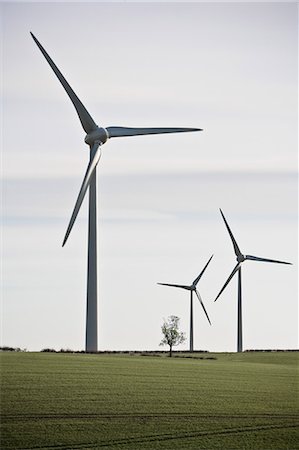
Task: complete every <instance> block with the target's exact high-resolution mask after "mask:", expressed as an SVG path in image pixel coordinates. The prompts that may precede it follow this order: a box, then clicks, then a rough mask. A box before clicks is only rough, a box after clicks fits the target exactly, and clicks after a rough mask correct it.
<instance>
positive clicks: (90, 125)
mask: <svg viewBox="0 0 299 450" xmlns="http://www.w3.org/2000/svg"><path fill="white" fill-rule="evenodd" d="M30 34H31V36H32V38H33V40H34V42H35V43H36V45H37V46H38V48H39V49H40V51H41V52H42V54H43V55H44V57H45V58H46V60H47V61H48V63H49V65H50V66H51V68H52V70H53V72H54V73H55V75H56V76H57V78H58V80H59V81H60V83H61V84H62V86H63V88H64V90H65V91H66V93H67V95H68V96H69V98H70V99H71V101H72V103H73V105H74V107H75V108H76V111H77V113H78V116H79V119H80V122H81V124H82V127H83V129H84V131H85V132H86V133H87V134H88V133H90V132H91V131H93V130H95V129H96V128H97V125H96V123H95V122H94V120H93V118H92V117H91V115H90V114H89V112H88V111H87V109H86V108H85V106H84V105H83V103H82V102H81V100H79V98H78V97H77V95H76V94H75V92H74V91H73V89H72V88H71V86H70V85H69V84H68V82H67V81H66V79H65V78H64V76H63V75H62V73H61V72H60V70H59V69H58V67H57V66H56V65H55V64H54V62H53V61H52V59H51V58H50V56H49V55H48V53H47V52H46V50H45V49H44V48H43V46H42V45H41V43H40V42H39V41H38V40H37V39H36V37H35V36H34V34H33V33H31V32H30Z"/></svg>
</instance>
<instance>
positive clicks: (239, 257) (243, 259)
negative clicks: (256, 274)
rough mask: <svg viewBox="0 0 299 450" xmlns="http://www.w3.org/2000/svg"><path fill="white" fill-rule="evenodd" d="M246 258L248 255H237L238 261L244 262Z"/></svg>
mask: <svg viewBox="0 0 299 450" xmlns="http://www.w3.org/2000/svg"><path fill="white" fill-rule="evenodd" d="M245 260H246V255H242V254H240V255H237V261H238V263H242V262H244V261H245Z"/></svg>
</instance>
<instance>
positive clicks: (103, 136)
mask: <svg viewBox="0 0 299 450" xmlns="http://www.w3.org/2000/svg"><path fill="white" fill-rule="evenodd" d="M108 139H109V134H108V131H107V130H106V128H100V127H97V128H96V129H95V130H92V131H91V132H90V133H88V134H87V135H86V136H85V139H84V142H85V143H86V144H88V145H89V146H90V147H92V146H93V144H94V143H95V142H100V144H101V145H102V144H105V142H106V141H107V140H108Z"/></svg>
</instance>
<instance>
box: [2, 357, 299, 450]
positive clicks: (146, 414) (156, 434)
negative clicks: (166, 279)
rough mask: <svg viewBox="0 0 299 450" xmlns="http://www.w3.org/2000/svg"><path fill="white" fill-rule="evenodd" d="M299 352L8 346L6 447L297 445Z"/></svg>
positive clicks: (4, 370) (4, 399) (5, 364)
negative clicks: (114, 351)
mask: <svg viewBox="0 0 299 450" xmlns="http://www.w3.org/2000/svg"><path fill="white" fill-rule="evenodd" d="M298 355H299V354H298V353H297V352H277V353H276V352H272V353H263V352H256V353H251V352H250V353H243V354H228V353H217V354H196V355H195V356H196V357H197V359H195V358H182V357H174V358H168V357H166V356H136V355H134V356H130V355H120V354H119V355H106V354H104V355H103V354H102V355H85V354H62V353H15V352H9V353H8V352H3V353H1V385H2V386H1V449H2V450H4V449H22V450H25V449H29V448H30V449H57V450H58V449H61V450H62V449H89V448H92V449H97V448H100V449H102V448H103V449H105V448H107V449H108V448H109V449H130V450H132V449H138V450H143V449H154V450H159V449H169V450H172V449H181V450H182V449H222V450H224V449H255V450H258V449H267V450H268V449H276V450H277V449H279V450H280V449H298V448H299V431H298V426H299V411H298V372H297V369H298ZM199 357H200V358H204V359H199ZM207 357H215V358H216V359H206V358H207ZM296 427H297V428H296Z"/></svg>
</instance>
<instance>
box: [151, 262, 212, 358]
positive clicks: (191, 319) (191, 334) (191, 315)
mask: <svg viewBox="0 0 299 450" xmlns="http://www.w3.org/2000/svg"><path fill="white" fill-rule="evenodd" d="M212 258H213V255H212V256H211V258H210V259H209V261H208V262H207V264H206V265H205V266H204V268H203V269H202V271H201V272H200V274H199V275H198V277H197V278H195V280H194V281H193V282H192V284H191V285H190V286H185V285H183V284H169V283H158V284H160V285H161V286H171V287H176V288H181V289H185V290H186V291H190V352H193V292H195V294H196V296H197V298H198V300H199V302H200V304H201V306H202V309H203V310H204V313H205V315H206V317H207V319H208V321H209V324H210V325H211V321H210V318H209V316H208V313H207V311H206V308H205V306H204V304H203V301H202V298H201V296H200V293H199V292H198V290H197V289H196V286H197V283H198V282H199V280H200V279H201V277H202V275H203V273H204V271H205V270H206V268H207V267H208V265H209V263H210V261H211V259H212Z"/></svg>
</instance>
